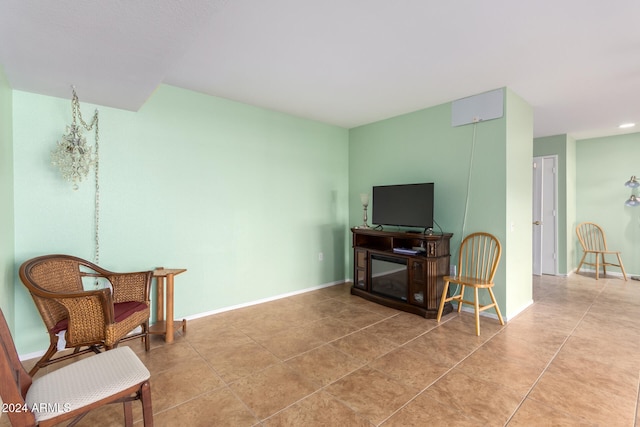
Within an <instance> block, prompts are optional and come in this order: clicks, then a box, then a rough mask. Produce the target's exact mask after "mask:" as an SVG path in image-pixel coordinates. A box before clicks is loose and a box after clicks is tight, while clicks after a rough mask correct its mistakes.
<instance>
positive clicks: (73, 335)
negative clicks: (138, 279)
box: [56, 289, 114, 347]
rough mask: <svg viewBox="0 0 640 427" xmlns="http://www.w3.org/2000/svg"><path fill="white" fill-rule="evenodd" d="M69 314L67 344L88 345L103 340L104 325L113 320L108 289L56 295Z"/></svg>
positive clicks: (73, 345) (111, 301)
mask: <svg viewBox="0 0 640 427" xmlns="http://www.w3.org/2000/svg"><path fill="white" fill-rule="evenodd" d="M56 300H57V301H58V302H59V303H60V304H62V305H63V306H64V307H65V309H66V310H67V313H68V315H69V317H68V319H69V320H68V321H69V324H68V326H67V335H66V340H67V346H68V347H75V346H78V345H88V344H92V343H99V342H101V341H102V340H104V337H105V331H106V325H109V324H111V323H113V322H114V314H113V299H112V297H111V290H110V289H98V290H93V291H85V292H77V293H74V294H62V295H58V297H57V298H56Z"/></svg>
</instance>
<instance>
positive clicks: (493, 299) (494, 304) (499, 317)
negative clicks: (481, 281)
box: [487, 288, 504, 326]
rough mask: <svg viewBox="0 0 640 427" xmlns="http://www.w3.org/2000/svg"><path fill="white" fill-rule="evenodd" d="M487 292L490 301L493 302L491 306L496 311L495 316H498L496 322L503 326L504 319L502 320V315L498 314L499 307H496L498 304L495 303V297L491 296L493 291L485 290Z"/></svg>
mask: <svg viewBox="0 0 640 427" xmlns="http://www.w3.org/2000/svg"><path fill="white" fill-rule="evenodd" d="M487 290H488V291H489V296H490V297H491V301H492V302H493V306H494V308H495V309H496V314H497V315H498V320H499V321H500V324H501V325H502V326H504V319H503V318H502V313H500V307H498V303H497V302H496V296H495V295H494V294H493V290H491V288H487Z"/></svg>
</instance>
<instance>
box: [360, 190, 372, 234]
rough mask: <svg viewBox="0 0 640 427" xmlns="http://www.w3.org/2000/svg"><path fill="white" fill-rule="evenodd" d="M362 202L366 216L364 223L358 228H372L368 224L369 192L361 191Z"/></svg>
mask: <svg viewBox="0 0 640 427" xmlns="http://www.w3.org/2000/svg"><path fill="white" fill-rule="evenodd" d="M360 202H361V203H362V208H363V209H364V218H363V220H362V225H361V226H359V227H358V228H371V227H369V224H367V219H368V218H367V208H368V207H369V194H367V193H361V194H360Z"/></svg>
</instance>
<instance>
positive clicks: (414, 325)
mask: <svg viewBox="0 0 640 427" xmlns="http://www.w3.org/2000/svg"><path fill="white" fill-rule="evenodd" d="M534 300H535V304H533V305H532V306H531V307H529V308H528V309H527V310H525V311H523V312H522V313H521V314H520V315H518V316H517V317H515V318H513V319H511V320H510V321H509V322H508V323H507V325H506V326H504V327H501V326H500V325H499V324H498V322H497V320H495V319H491V318H481V336H480V337H476V336H475V333H474V326H473V316H472V315H471V314H469V313H464V312H463V313H462V314H461V315H458V314H457V313H455V314H450V315H448V316H446V317H445V318H443V322H442V323H441V324H437V323H436V321H435V320H432V319H424V318H421V317H419V316H416V315H412V314H407V313H403V312H400V311H396V310H393V309H390V308H387V307H384V306H380V305H376V304H373V303H370V302H368V301H366V300H363V299H361V298H359V297H354V296H351V295H350V293H349V286H348V285H347V284H345V285H337V286H333V287H330V288H325V289H322V290H317V291H312V292H308V293H305V294H301V295H297V296H293V297H289V298H285V299H281V300H278V301H273V302H269V303H265V304H261V305H256V306H252V307H248V308H243V309H239V310H234V311H229V312H225V313H221V314H218V315H214V316H210V317H207V318H202V319H197V320H192V321H190V322H189V325H188V329H187V334H186V335H185V336H182V335H180V334H178V335H177V336H176V341H175V342H174V343H173V344H165V343H164V342H163V341H162V339H161V338H159V337H155V339H154V342H153V346H152V350H151V351H150V352H149V353H145V352H144V351H143V347H142V345H141V344H139V343H138V342H135V343H134V344H133V345H132V347H133V348H134V350H136V352H137V353H138V354H139V356H140V357H141V359H142V360H143V361H144V363H145V364H146V365H147V367H148V368H149V370H150V371H151V374H152V376H151V387H152V399H153V411H154V414H155V415H154V422H155V425H156V426H234V427H235V426H268V427H272V426H305V427H309V426H385V427H387V426H413V425H417V426H425V425H429V426H439V425H443V426H444V425H447V426H450V425H455V426H503V425H509V426H540V425H549V426H551V425H554V426H574V425H575V426H578V425H579V426H634V425H636V423H638V422H639V421H640V418H639V417H638V415H637V413H638V410H637V406H638V389H639V374H640V314H639V313H638V307H640V282H637V281H633V280H630V281H628V282H624V281H623V280H622V279H621V278H617V277H615V276H609V278H607V279H600V280H598V281H596V280H594V279H593V278H592V277H586V276H583V275H572V276H571V277H570V278H568V279H567V278H559V277H551V276H543V277H540V278H534ZM129 345H131V344H129ZM26 364H28V363H26ZM54 366H55V365H54ZM135 411H136V412H135V413H134V415H135V416H136V419H137V425H139V424H140V416H141V415H140V410H139V408H135ZM121 414H122V412H121V407H120V406H119V405H116V406H110V407H107V408H104V409H100V410H96V411H93V412H92V413H90V414H89V415H88V416H87V417H86V418H85V419H83V420H82V421H81V422H80V423H79V425H84V426H95V425H100V426H104V425H121V424H122V419H121ZM2 423H4V424H3V425H6V423H7V421H6V417H5V418H3V421H2V422H0V425H1V424H2ZM638 425H640V424H638Z"/></svg>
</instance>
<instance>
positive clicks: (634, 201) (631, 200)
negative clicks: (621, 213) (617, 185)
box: [624, 194, 640, 208]
mask: <svg viewBox="0 0 640 427" xmlns="http://www.w3.org/2000/svg"><path fill="white" fill-rule="evenodd" d="M624 205H625V206H630V207H632V208H633V207H636V206H640V200H638V198H637V197H636V196H635V195H633V194H632V195H631V197H629V200H627V201H626V202H624Z"/></svg>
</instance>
